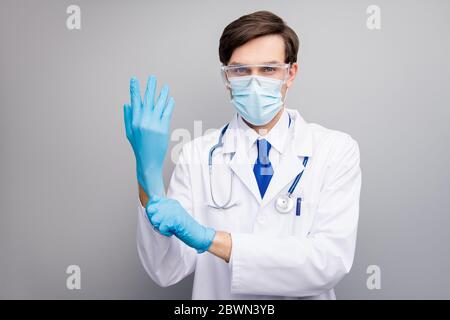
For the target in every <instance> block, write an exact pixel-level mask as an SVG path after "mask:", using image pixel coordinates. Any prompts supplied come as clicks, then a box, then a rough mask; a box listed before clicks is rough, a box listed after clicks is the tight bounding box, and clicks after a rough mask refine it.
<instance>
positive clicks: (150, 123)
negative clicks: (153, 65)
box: [124, 76, 174, 196]
mask: <svg viewBox="0 0 450 320" xmlns="http://www.w3.org/2000/svg"><path fill="white" fill-rule="evenodd" d="M155 93H156V77H155V76H150V77H149V78H148V82H147V89H146V91H145V96H144V101H142V99H141V94H140V90H139V82H138V80H137V79H136V78H134V77H133V78H131V80H130V97H131V105H128V104H126V105H124V120H125V131H126V135H127V139H128V141H129V142H130V144H131V146H132V148H133V151H134V156H135V158H136V172H137V179H138V182H139V184H140V186H141V187H142V188H143V189H144V191H145V192H146V193H147V195H148V196H150V195H160V196H162V195H163V194H164V182H163V178H162V172H163V163H164V157H165V155H166V152H167V146H168V140H169V127H170V120H171V117H172V111H173V107H174V99H173V98H172V97H169V87H168V86H167V85H164V86H163V87H162V89H161V92H160V94H159V97H158V99H157V100H156V102H155Z"/></svg>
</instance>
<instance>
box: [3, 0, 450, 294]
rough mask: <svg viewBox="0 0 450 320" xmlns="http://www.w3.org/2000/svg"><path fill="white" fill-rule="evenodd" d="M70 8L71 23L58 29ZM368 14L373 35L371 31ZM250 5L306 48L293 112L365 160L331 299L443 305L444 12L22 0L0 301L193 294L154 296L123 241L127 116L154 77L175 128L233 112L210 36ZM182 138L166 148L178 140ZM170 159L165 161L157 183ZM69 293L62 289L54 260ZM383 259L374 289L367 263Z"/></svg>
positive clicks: (129, 211)
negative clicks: (135, 85) (167, 89)
mask: <svg viewBox="0 0 450 320" xmlns="http://www.w3.org/2000/svg"><path fill="white" fill-rule="evenodd" d="M70 4H78V5H79V6H80V7H81V19H82V22H81V23H82V29H81V30H78V31H77V30H75V31H70V30H68V29H67V28H66V18H67V16H68V15H67V14H66V8H67V6H68V5H70ZM371 4H376V5H379V6H380V7H381V15H382V16H381V17H382V18H381V19H382V29H381V30H379V31H370V30H368V29H367V27H366V18H367V14H366V8H367V7H368V6H369V5H371ZM260 9H268V10H272V11H274V12H275V13H277V14H279V15H280V16H281V17H283V18H284V19H285V20H286V21H287V22H288V23H289V24H290V25H291V26H292V27H293V29H294V30H296V31H297V33H298V35H299V37H300V39H301V49H300V54H299V61H300V73H299V77H298V78H297V81H296V83H295V86H294V88H293V89H292V90H290V92H289V94H288V99H287V104H288V106H289V107H295V108H298V110H299V111H300V112H301V113H302V115H303V116H304V117H305V119H306V120H307V121H309V122H316V123H320V124H322V125H324V126H326V127H329V128H333V129H338V130H341V131H344V132H347V133H349V134H351V135H352V137H353V138H355V139H356V140H357V141H358V142H359V145H360V149H361V156H362V159H361V167H362V172H363V187H362V192H361V211H360V225H359V233H358V243H357V252H356V257H355V262H354V266H353V269H352V271H351V273H350V274H349V275H348V276H347V277H346V278H345V279H344V280H343V281H342V282H341V283H340V284H339V285H338V287H337V295H338V298H341V299H352V298H363V299H379V298H387V299H391V298H414V299H415V298H439V299H440V298H446V299H449V298H450V274H449V270H450V256H449V252H450V248H449V244H450V235H449V232H448V230H449V228H450V215H449V213H450V212H449V211H450V210H449V208H450V197H449V196H448V195H449V194H450V183H449V177H450V175H449V163H450V161H449V160H450V159H449V150H448V141H449V140H450V134H449V133H450V132H449V131H450V130H449V128H448V121H449V119H450V117H449V101H450V90H449V89H450V88H449V83H450V79H449V77H450V76H449V75H450V63H449V59H448V57H450V43H449V42H450V41H449V39H450V37H449V30H450V28H449V27H450V19H449V16H450V10H449V9H450V2H449V1H444V0H442V1H380V0H377V1H331V0H330V1H308V2H307V1H276V2H275V1H230V0H228V1H158V2H157V1H81V0H78V1H56V0H55V1H17V0H14V1H12V0H8V1H4V0H2V1H1V3H0V63H1V65H0V110H1V113H0V124H1V125H0V154H1V162H0V164H1V165H0V177H1V179H0V192H1V193H0V197H1V198H0V214H1V215H0V271H1V272H0V298H26V299H27V298H42V299H47V298H64V299H78V298H85V299H91V298H94V299H95V298H124V299H129V298H138V299H140V298H154V299H159V298H175V299H178V298H188V299H189V298H190V297H191V285H192V277H189V278H187V279H186V280H184V281H182V282H181V283H179V284H177V285H175V286H173V287H170V288H159V287H158V286H157V285H156V284H154V283H153V282H152V281H151V279H150V278H149V277H148V276H147V275H146V274H145V272H144V270H143V268H142V267H141V265H140V262H139V260H138V256H137V251H136V245H135V229H136V217H137V212H136V208H137V188H136V181H135V171H134V170H135V169H134V157H133V154H132V151H131V148H130V146H129V145H128V142H127V140H126V138H125V133H124V128H123V114H122V105H123V103H124V102H127V101H128V100H129V97H128V81H129V78H130V77H131V76H132V75H135V76H137V77H138V78H139V79H140V80H141V85H142V86H143V82H144V81H145V79H146V78H147V76H148V75H149V74H152V73H153V74H156V75H157V76H158V79H159V80H160V81H161V82H165V83H169V84H170V86H171V92H172V94H173V96H174V97H175V100H176V106H175V108H176V109H175V111H174V116H173V122H172V129H176V128H187V129H189V130H190V131H191V132H192V131H193V123H194V120H203V128H204V129H207V128H215V127H219V126H220V125H222V124H224V123H225V122H226V121H228V120H229V118H230V117H231V116H232V114H233V108H232V107H231V105H230V104H229V102H228V97H227V94H226V93H225V90H224V88H223V86H222V83H221V79H220V76H219V60H218V53H217V48H218V41H219V37H220V35H221V32H222V30H223V28H224V27H225V26H226V25H227V24H228V23H229V22H231V21H232V20H234V19H236V18H237V17H239V16H241V15H243V14H246V13H250V12H253V11H256V10H260ZM175 143H177V141H173V142H172V143H171V145H172V146H173V145H174V144H175ZM172 169H173V164H172V163H170V162H169V161H167V162H166V167H165V179H166V183H167V181H168V178H169V176H170V174H171V172H172ZM70 264H77V265H79V266H80V267H81V270H82V280H81V282H82V284H81V285H82V289H81V290H78V291H77V290H73V291H69V290H67V289H66V287H65V281H66V277H67V275H66V273H65V270H66V267H67V266H68V265H70ZM372 264H375V265H379V266H380V268H381V272H382V282H381V285H382V287H381V290H368V289H367V287H366V279H367V277H368V275H367V274H366V268H367V267H368V266H369V265H372Z"/></svg>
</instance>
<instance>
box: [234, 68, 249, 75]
mask: <svg viewBox="0 0 450 320" xmlns="http://www.w3.org/2000/svg"><path fill="white" fill-rule="evenodd" d="M235 72H236V73H238V74H242V73H248V72H249V70H248V68H245V67H238V68H236V69H235Z"/></svg>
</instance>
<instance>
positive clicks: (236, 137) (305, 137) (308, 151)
mask: <svg viewBox="0 0 450 320" xmlns="http://www.w3.org/2000/svg"><path fill="white" fill-rule="evenodd" d="M284 116H286V118H287V122H286V124H285V125H284V128H285V129H288V124H289V116H290V117H291V126H290V127H291V128H292V127H294V135H293V141H292V142H291V143H293V144H294V145H295V150H294V153H296V154H297V155H298V156H311V155H312V133H311V129H310V128H309V126H310V125H309V123H307V122H306V121H305V120H304V119H303V117H302V116H301V115H300V113H299V112H298V111H297V110H295V109H287V108H284V110H283V115H282V117H280V119H279V120H278V122H277V124H276V125H275V126H277V125H279V126H280V127H282V126H283V124H282V122H283V120H282V118H283V117H284ZM239 121H242V119H240V116H239V114H238V113H235V114H234V115H233V118H232V119H231V121H230V122H229V125H228V128H227V130H226V131H225V135H224V137H223V149H222V152H223V153H233V152H236V151H237V150H238V143H239V144H240V145H241V144H242V141H246V140H247V139H248V138H246V137H245V133H244V132H245V131H247V132H248V133H249V134H250V137H251V139H248V141H246V143H245V144H246V145H247V147H248V146H251V144H250V143H251V142H252V143H254V142H255V141H256V139H257V138H258V134H257V133H256V132H255V130H253V129H251V128H250V127H248V125H247V124H246V123H245V122H243V121H242V122H243V124H244V125H245V127H242V128H244V129H241V128H240V125H239ZM275 126H274V127H273V128H272V130H273V129H274V128H275ZM246 128H250V130H245V129H246ZM272 130H271V131H272ZM271 131H269V133H270V132H271ZM252 132H253V133H252ZM269 133H268V134H267V135H266V136H265V138H267V139H268V135H269ZM253 134H254V135H255V138H254V140H253ZM272 140H273V139H272ZM287 140H288V137H286V138H285V141H287ZM268 141H269V140H268ZM269 142H270V143H271V144H272V142H273V141H269ZM276 143H277V142H275V144H276ZM278 147H279V146H278ZM283 147H284V146H283ZM283 147H281V148H283ZM283 151H284V150H283Z"/></svg>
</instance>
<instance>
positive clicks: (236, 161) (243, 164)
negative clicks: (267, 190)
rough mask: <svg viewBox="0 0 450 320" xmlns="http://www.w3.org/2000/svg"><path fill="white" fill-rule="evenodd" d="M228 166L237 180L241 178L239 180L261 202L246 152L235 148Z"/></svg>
mask: <svg viewBox="0 0 450 320" xmlns="http://www.w3.org/2000/svg"><path fill="white" fill-rule="evenodd" d="M230 168H231V170H233V172H234V174H235V175H236V176H237V177H238V178H239V180H241V182H242V183H243V184H244V185H245V186H246V187H247V189H248V190H249V191H250V192H251V193H252V194H253V196H254V197H255V199H256V201H257V202H258V203H259V204H261V195H260V193H259V188H258V184H257V183H256V178H255V175H254V173H253V164H252V163H251V162H250V159H249V158H248V155H247V153H246V152H245V151H244V150H243V149H242V148H239V149H238V150H237V152H236V154H235V155H234V157H233V159H232V160H231V162H230Z"/></svg>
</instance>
